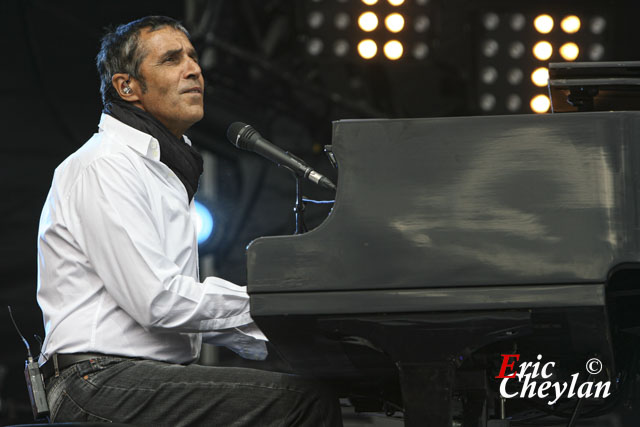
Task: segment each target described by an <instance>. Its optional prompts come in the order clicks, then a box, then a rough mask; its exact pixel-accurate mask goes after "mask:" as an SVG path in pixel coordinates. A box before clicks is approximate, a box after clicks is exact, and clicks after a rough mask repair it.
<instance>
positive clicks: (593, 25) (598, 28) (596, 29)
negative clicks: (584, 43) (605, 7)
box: [589, 16, 607, 35]
mask: <svg viewBox="0 0 640 427" xmlns="http://www.w3.org/2000/svg"><path fill="white" fill-rule="evenodd" d="M589 28H590V30H591V32H592V33H593V34H598V35H599V34H602V33H603V32H604V30H605V28H607V21H606V20H605V19H604V18H603V17H602V16H595V17H593V18H592V19H591V22H590V24H589Z"/></svg>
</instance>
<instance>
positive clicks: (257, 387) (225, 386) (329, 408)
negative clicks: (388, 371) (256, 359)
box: [47, 357, 342, 427]
mask: <svg viewBox="0 0 640 427" xmlns="http://www.w3.org/2000/svg"><path fill="white" fill-rule="evenodd" d="M47 397H48V400H49V407H50V409H51V418H52V421H58V422H60V421H105V422H120V423H130V424H133V425H139V426H146V425H149V426H186V425H189V426H193V425H203V426H225V427H226V426H341V425H342V418H341V414H340V406H339V404H338V399H337V398H335V397H334V396H332V395H331V393H330V392H329V391H328V390H327V389H325V388H323V387H322V386H320V385H318V384H317V383H315V382H312V381H309V380H305V379H303V378H301V377H298V376H295V375H290V374H282V373H277V372H268V371H260V370H256V369H247V368H231V367H212V366H200V365H189V366H183V365H174V364H169V363H162V362H156V361H151V360H132V359H121V358H117V357H100V358H97V359H93V360H91V361H89V360H87V361H85V362H80V363H78V364H76V365H73V366H71V367H69V368H67V369H65V370H64V371H63V372H61V373H60V376H59V377H57V378H51V379H49V380H48V381H47Z"/></svg>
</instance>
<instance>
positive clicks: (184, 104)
mask: <svg viewBox="0 0 640 427" xmlns="http://www.w3.org/2000/svg"><path fill="white" fill-rule="evenodd" d="M139 42H140V47H141V50H142V51H143V52H146V56H145V57H144V59H143V60H142V63H141V64H140V74H141V76H142V78H143V79H144V83H145V85H146V90H145V91H144V92H142V91H138V93H137V95H138V98H139V100H138V101H137V102H136V104H137V105H138V106H139V107H141V108H142V109H143V110H145V111H147V112H148V113H150V114H151V115H153V116H154V117H155V118H157V119H158V120H160V122H162V124H164V125H165V126H166V127H167V128H168V129H169V130H170V131H171V133H173V134H174V135H176V136H182V134H183V133H184V132H185V131H186V130H187V129H189V128H190V127H191V125H193V124H194V123H196V122H197V121H199V120H200V119H202V116H203V115H204V109H203V94H204V79H203V77H202V72H201V70H200V66H199V65H198V57H197V54H196V51H195V49H194V48H193V46H192V45H191V42H189V39H188V38H187V36H186V35H185V34H184V33H183V32H182V31H180V30H176V29H174V28H171V27H165V28H161V29H159V30H156V31H151V32H150V31H149V30H148V29H143V30H142V31H141V33H140V39H139Z"/></svg>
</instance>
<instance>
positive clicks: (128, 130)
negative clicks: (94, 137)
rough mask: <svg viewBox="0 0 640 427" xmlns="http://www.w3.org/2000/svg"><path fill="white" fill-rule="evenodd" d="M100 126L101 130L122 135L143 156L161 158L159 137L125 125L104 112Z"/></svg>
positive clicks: (154, 158)
mask: <svg viewBox="0 0 640 427" xmlns="http://www.w3.org/2000/svg"><path fill="white" fill-rule="evenodd" d="M98 128H99V129H100V132H103V131H108V132H113V133H115V134H116V135H118V136H119V137H121V139H120V140H121V141H122V142H123V143H125V144H126V145H128V146H129V147H131V148H133V149H134V150H136V151H137V152H139V153H140V154H142V155H143V156H146V157H149V158H151V159H153V160H160V144H158V140H157V139H155V138H154V137H152V136H151V135H149V134H148V133H144V132H140V131H139V130H138V129H135V128H132V127H131V126H128V125H125V124H124V123H122V122H121V121H120V120H118V119H116V118H114V117H112V116H110V115H109V114H104V113H103V114H102V116H101V117H100V124H99V125H98Z"/></svg>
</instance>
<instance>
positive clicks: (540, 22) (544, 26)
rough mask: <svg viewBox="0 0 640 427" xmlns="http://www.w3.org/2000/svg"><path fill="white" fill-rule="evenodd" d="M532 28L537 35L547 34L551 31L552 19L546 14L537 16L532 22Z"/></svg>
mask: <svg viewBox="0 0 640 427" xmlns="http://www.w3.org/2000/svg"><path fill="white" fill-rule="evenodd" d="M533 26H534V27H535V29H536V30H537V31H538V32H539V33H542V34H549V33H550V32H551V30H553V18H552V17H550V16H549V15H546V14H544V15H538V16H537V17H536V19H534V20H533Z"/></svg>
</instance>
